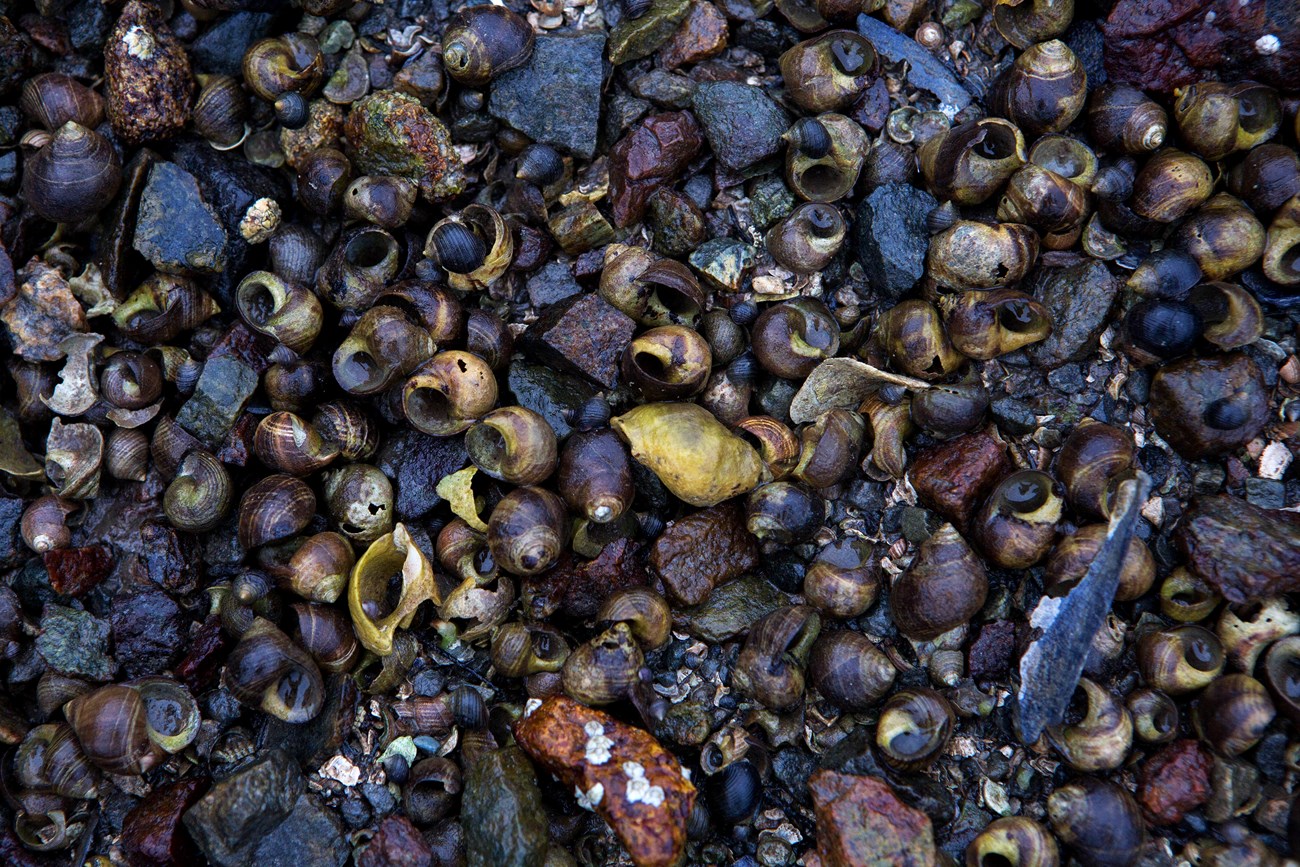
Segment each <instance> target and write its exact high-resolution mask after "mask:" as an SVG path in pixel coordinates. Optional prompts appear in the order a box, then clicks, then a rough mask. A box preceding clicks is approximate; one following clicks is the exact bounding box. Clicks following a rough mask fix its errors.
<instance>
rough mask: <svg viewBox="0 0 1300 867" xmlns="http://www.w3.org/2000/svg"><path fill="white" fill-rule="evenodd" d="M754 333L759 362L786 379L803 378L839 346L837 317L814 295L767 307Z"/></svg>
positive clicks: (760, 315) (833, 353)
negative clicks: (814, 297)
mask: <svg viewBox="0 0 1300 867" xmlns="http://www.w3.org/2000/svg"><path fill="white" fill-rule="evenodd" d="M752 333H753V336H752V341H753V347H754V356H755V357H756V358H757V359H758V363H759V364H761V365H762V366H763V369H764V370H767V371H768V372H769V373H772V374H775V375H776V376H780V377H783V378H785V379H803V378H804V377H806V376H807V375H808V374H809V373H811V372H812V369H813V368H814V367H816V366H817V364H818V362H820V361H821V360H822V359H824V358H830V357H831V356H833V355H835V353H836V352H838V351H839V346H840V327H839V324H838V323H837V322H836V321H835V317H834V316H833V315H832V314H831V311H830V309H829V308H827V307H826V305H825V304H823V303H822V302H820V301H817V300H816V299H812V298H800V299H797V300H795V301H787V302H783V303H781V304H776V305H773V306H772V307H769V308H767V309H766V310H764V311H763V312H762V313H760V314H759V316H758V320H757V321H756V322H755V323H754V327H753V331H752Z"/></svg>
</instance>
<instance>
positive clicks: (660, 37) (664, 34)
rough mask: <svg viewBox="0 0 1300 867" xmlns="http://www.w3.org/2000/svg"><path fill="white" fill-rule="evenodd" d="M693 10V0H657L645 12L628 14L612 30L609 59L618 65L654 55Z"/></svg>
mask: <svg viewBox="0 0 1300 867" xmlns="http://www.w3.org/2000/svg"><path fill="white" fill-rule="evenodd" d="M690 11H691V0H654V2H653V3H651V4H650V8H649V9H647V10H646V12H645V14H643V15H641V16H639V17H636V18H633V17H632V16H630V15H625V16H624V18H623V20H622V21H620V22H619V23H618V25H617V26H616V27H614V29H613V30H611V31H610V33H609V62H610V63H612V64H614V65H615V66H617V65H619V64H621V63H627V62H628V61H630V60H640V59H641V58H643V57H649V56H650V55H651V54H654V53H655V51H656V50H657V49H658V48H659V46H660V45H663V44H664V43H665V42H667V41H668V38H669V37H671V36H672V35H673V33H674V32H675V31H676V30H677V26H678V25H679V24H681V23H682V21H684V20H685V19H686V13H688V12H690Z"/></svg>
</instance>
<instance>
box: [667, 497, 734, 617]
mask: <svg viewBox="0 0 1300 867" xmlns="http://www.w3.org/2000/svg"><path fill="white" fill-rule="evenodd" d="M758 562H759V557H758V541H757V540H756V539H755V538H754V536H753V535H752V534H751V533H750V532H749V531H748V530H747V529H745V515H744V512H743V510H742V509H741V507H740V504H739V503H737V502H729V503H723V504H721V505H718V506H713V507H711V508H708V509H701V510H700V511H698V512H694V513H693V514H690V515H687V516H685V517H683V518H679V519H678V520H676V521H670V522H669V524H668V526H667V527H666V528H664V531H663V533H661V534H660V535H659V538H658V539H655V541H654V545H653V546H651V549H650V566H651V568H652V569H654V570H655V572H656V573H658V575H659V577H660V578H662V579H663V582H664V588H665V589H666V590H667V591H668V595H669V596H670V597H671V598H672V599H674V600H675V601H676V602H678V603H680V604H682V605H699V604H700V603H701V602H703V601H704V600H705V599H707V598H708V596H709V593H711V592H712V591H713V588H714V587H715V586H717V585H718V584H722V583H724V582H726V581H730V580H732V579H733V578H738V577H740V576H741V575H744V574H745V573H746V572H748V571H750V570H751V569H753V568H754V567H755V566H757V565H758Z"/></svg>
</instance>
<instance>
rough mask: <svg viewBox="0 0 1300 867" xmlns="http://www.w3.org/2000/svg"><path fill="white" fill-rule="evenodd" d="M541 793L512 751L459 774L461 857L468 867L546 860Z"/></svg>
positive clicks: (523, 865) (519, 754) (521, 866)
mask: <svg viewBox="0 0 1300 867" xmlns="http://www.w3.org/2000/svg"><path fill="white" fill-rule="evenodd" d="M541 799H542V793H541V791H540V790H539V789H538V788H537V775H536V772H535V771H534V770H533V766H532V764H531V763H530V762H529V761H528V756H527V755H525V754H524V752H523V750H521V749H519V748H518V747H506V748H504V749H500V750H494V751H492V752H490V753H488V754H487V755H486V756H483V757H482V758H481V759H480V760H479V761H478V763H477V764H476V765H475V766H474V767H473V769H472V770H470V772H469V773H468V774H466V775H465V791H464V795H463V796H462V802H463V804H464V807H465V815H466V821H465V822H464V828H465V855H466V858H467V863H469V864H471V865H474V867H488V865H494V864H510V865H517V867H532V865H536V864H541V863H542V862H543V861H544V859H545V857H546V847H547V834H546V819H545V817H544V816H543V814H542V811H541Z"/></svg>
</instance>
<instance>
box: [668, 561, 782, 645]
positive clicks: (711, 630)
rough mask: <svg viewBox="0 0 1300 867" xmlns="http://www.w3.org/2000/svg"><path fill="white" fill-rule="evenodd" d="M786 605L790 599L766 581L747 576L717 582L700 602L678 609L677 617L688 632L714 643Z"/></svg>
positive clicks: (733, 634)
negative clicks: (693, 606) (686, 608)
mask: <svg viewBox="0 0 1300 867" xmlns="http://www.w3.org/2000/svg"><path fill="white" fill-rule="evenodd" d="M788 604H790V598H789V597H788V596H786V595H785V594H784V593H782V592H781V591H779V590H777V589H776V588H775V587H773V586H772V584H771V582H770V581H766V580H764V579H763V578H759V577H758V576H756V575H747V576H745V577H743V578H739V579H737V580H735V581H729V582H727V583H725V584H719V585H718V586H717V587H715V588H714V589H713V591H712V592H711V593H710V594H709V596H708V598H707V599H705V600H704V602H703V604H701V605H699V606H697V607H695V608H692V609H689V610H687V611H681V612H678V616H680V618H681V620H682V626H683V628H684V629H685V630H686V631H687V632H689V633H690V634H691V635H693V636H695V637H696V638H698V639H700V640H701V641H707V642H709V643H710V644H716V643H718V642H722V641H729V640H730V639H732V638H735V637H736V636H737V635H741V634H743V633H745V632H748V631H749V627H751V626H753V625H754V623H755V622H756V621H758V620H760V619H762V618H763V617H766V616H767V615H768V614H771V613H772V612H773V611H775V610H776V609H778V608H780V607H781V606H782V605H788Z"/></svg>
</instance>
